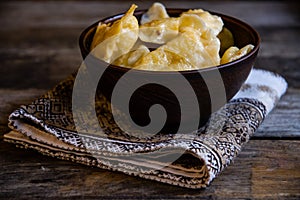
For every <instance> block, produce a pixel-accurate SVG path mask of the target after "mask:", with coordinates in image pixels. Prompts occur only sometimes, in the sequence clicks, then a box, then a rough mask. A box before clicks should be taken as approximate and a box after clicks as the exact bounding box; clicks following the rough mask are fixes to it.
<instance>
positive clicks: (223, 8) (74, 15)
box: [1, 0, 299, 29]
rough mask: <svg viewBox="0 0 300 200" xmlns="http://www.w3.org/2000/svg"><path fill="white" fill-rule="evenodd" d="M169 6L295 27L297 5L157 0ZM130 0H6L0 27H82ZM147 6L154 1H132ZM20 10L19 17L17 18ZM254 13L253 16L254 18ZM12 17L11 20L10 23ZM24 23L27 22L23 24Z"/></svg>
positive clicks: (257, 23) (120, 9) (122, 7)
mask: <svg viewBox="0 0 300 200" xmlns="http://www.w3.org/2000/svg"><path fill="white" fill-rule="evenodd" d="M160 2H162V3H164V4H165V5H166V6H167V7H172V8H204V9H208V10H211V11H217V12H222V13H226V14H228V15H232V16H236V17H239V18H240V19H242V20H244V21H247V22H249V23H250V24H253V25H255V26H277V25H279V26H283V27H288V26H298V27H299V22H298V18H297V15H298V11H299V4H298V3H297V2H294V1H289V2H288V3H285V2H282V1H234V2H232V1H216V2H209V1H184V2H183V1H170V0H169V1H164V0H162V1H160ZM131 3H133V1H117V3H116V1H90V2H88V3H86V2H85V1H59V2H55V1H46V2H44V1H35V2H34V3H32V1H25V2H22V1H6V2H4V3H1V4H2V5H1V17H4V19H3V22H2V23H3V25H5V26H2V27H1V28H2V29H5V28H6V27H7V25H8V27H10V28H11V27H14V28H15V29H19V28H20V27H22V26H28V25H29V26H31V27H41V26H61V27H69V26H72V27H74V23H75V24H76V25H77V27H84V26H86V25H87V24H89V23H91V22H93V21H95V20H98V19H99V17H100V18H102V17H106V16H109V15H112V14H117V13H120V12H124V11H126V10H127V9H128V7H129V6H130V5H131ZM134 3H136V4H138V6H139V9H147V8H148V7H149V6H150V5H151V4H152V3H153V1H142V2H134ZM20 13H22V15H21V16H22V17H20ZM254 16H255V17H254ZM11 19H14V23H11ZM24 22H26V23H24Z"/></svg>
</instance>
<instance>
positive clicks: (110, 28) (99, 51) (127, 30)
mask: <svg viewBox="0 0 300 200" xmlns="http://www.w3.org/2000/svg"><path fill="white" fill-rule="evenodd" d="M136 8H137V6H136V5H135V4H133V5H132V6H131V7H130V9H129V10H128V11H127V12H126V14H125V15H124V16H123V17H122V18H121V19H119V20H117V21H115V22H114V23H113V24H112V25H110V24H99V25H98V27H97V30H96V34H95V35H94V39H93V42H92V45H91V49H92V54H93V55H94V56H96V57H97V58H99V59H101V60H103V61H105V62H107V63H112V62H113V61H114V60H115V59H117V58H118V57H120V56H122V55H124V54H126V53H128V52H129V51H130V50H131V48H132V47H133V46H134V44H135V43H136V41H137V39H138V34H139V24H138V20H137V19H136V17H135V16H134V15H133V13H134V11H135V9H136Z"/></svg>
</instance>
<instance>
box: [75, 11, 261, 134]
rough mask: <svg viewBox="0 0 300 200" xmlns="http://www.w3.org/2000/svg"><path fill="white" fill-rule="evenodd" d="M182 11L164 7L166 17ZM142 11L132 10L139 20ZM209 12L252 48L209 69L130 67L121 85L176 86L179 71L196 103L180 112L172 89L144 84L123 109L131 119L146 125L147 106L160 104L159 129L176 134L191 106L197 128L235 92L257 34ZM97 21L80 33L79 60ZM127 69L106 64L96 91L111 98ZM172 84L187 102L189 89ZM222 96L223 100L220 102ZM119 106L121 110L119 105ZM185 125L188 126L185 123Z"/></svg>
mask: <svg viewBox="0 0 300 200" xmlns="http://www.w3.org/2000/svg"><path fill="white" fill-rule="evenodd" d="M186 10H187V9H167V12H168V13H169V15H170V16H179V15H180V14H181V13H182V12H184V11H186ZM145 12H146V10H139V11H136V12H135V16H136V17H137V18H138V19H140V17H141V16H142V14H143V13H145ZM211 13H212V14H215V15H218V16H220V17H221V18H222V20H223V22H224V26H225V27H226V28H228V29H229V30H230V31H231V32H232V34H233V36H234V39H235V46H237V47H239V48H241V47H243V46H245V45H247V44H253V45H254V46H255V47H254V49H253V50H252V51H251V52H250V53H248V54H247V55H245V56H243V57H241V58H240V59H238V60H235V61H233V62H230V63H226V64H223V65H218V66H215V67H212V68H206V69H199V70H190V71H180V72H174V71H168V72H161V71H145V70H136V69H132V70H130V73H131V74H132V75H133V76H131V78H129V79H128V80H126V81H127V82H126V81H125V85H132V84H135V83H136V82H137V80H140V81H143V80H147V81H148V80H149V81H151V80H157V79H159V80H167V81H170V82H172V83H175V85H176V81H177V80H176V79H177V75H178V73H180V74H181V75H182V76H183V77H184V78H185V79H186V80H187V81H188V82H189V84H190V86H191V87H192V88H193V90H194V92H195V94H196V97H197V104H198V105H196V107H195V103H194V102H190V105H191V106H190V107H187V108H186V109H187V111H185V112H183V111H182V108H180V103H181V102H180V100H178V98H177V97H176V95H175V94H174V92H172V91H171V90H169V89H168V87H166V86H163V85H159V84H146V85H144V86H141V87H139V88H138V89H137V90H136V91H135V92H134V93H133V94H132V96H131V99H130V103H129V105H128V108H124V109H129V111H130V115H131V118H132V120H133V121H134V122H135V123H136V124H138V125H140V126H146V125H147V124H148V123H151V122H150V121H151V118H150V117H149V109H150V107H151V106H152V105H154V104H160V105H162V106H163V107H164V109H165V111H166V114H167V119H166V122H165V123H164V126H163V128H162V129H161V131H160V132H162V133H176V132H177V131H178V129H179V127H180V126H181V123H187V124H188V123H189V121H191V120H192V121H193V120H194V121H195V115H194V114H193V113H194V112H193V111H194V110H195V109H196V110H198V109H199V110H200V118H199V117H197V116H198V115H196V118H198V119H196V120H197V123H198V127H201V126H202V125H204V124H205V123H206V122H207V120H208V119H209V117H210V115H211V113H212V112H214V111H216V110H217V109H219V108H220V107H221V106H223V105H224V104H225V103H226V102H228V101H229V100H230V99H231V98H232V97H233V96H234V95H235V94H236V93H237V92H238V91H239V89H240V88H241V86H242V84H243V83H244V82H245V80H246V79H247V77H248V75H249V73H250V71H251V69H252V67H253V65H254V62H255V60H256V57H257V53H258V51H259V45H260V37H259V34H258V33H257V31H256V30H255V29H254V28H253V27H251V26H250V25H248V24H247V23H245V22H243V21H241V20H239V19H236V18H234V17H231V16H227V15H224V14H221V13H215V12H211ZM122 16H123V13H122V14H117V15H114V16H110V17H107V18H105V19H102V20H99V21H101V22H103V23H111V22H114V21H115V20H118V19H120V18H121V17H122ZM99 21H97V22H95V23H94V24H92V25H90V26H88V27H87V28H86V29H85V30H83V32H82V33H81V35H80V38H79V45H80V50H81V54H82V57H83V59H85V58H86V57H87V56H88V55H89V53H90V45H91V42H92V39H93V36H94V33H95V30H96V27H97V24H98V23H99ZM128 70H129V69H128V68H125V67H120V66H114V65H110V66H108V67H107V68H106V70H105V72H104V74H103V75H102V77H101V79H100V82H99V90H100V91H98V92H101V93H103V94H104V96H106V97H107V99H108V100H111V95H112V91H113V90H114V87H115V85H116V83H117V82H118V80H119V79H120V78H121V77H122V76H123V75H124V74H126V73H127V72H128ZM215 75H216V76H215ZM218 76H219V77H221V82H222V84H221V85H220V80H215V78H216V77H217V78H218ZM210 77H211V78H210ZM147 81H144V82H147ZM176 87H177V88H176V90H177V91H181V94H180V95H182V97H183V98H184V97H187V98H186V99H185V100H186V101H187V102H188V101H189V99H188V98H190V95H191V94H190V91H188V90H187V89H186V86H185V84H183V85H182V84H177V85H176ZM218 90H219V91H220V94H214V95H212V94H211V93H212V92H211V91H214V92H216V91H218ZM123 91H124V94H120V96H122V95H124V96H126V95H127V94H126V93H127V91H126V89H125V90H123ZM222 91H224V93H222ZM222 99H225V100H224V101H223V100H222ZM191 101H192V100H191ZM120 109H121V110H122V109H123V108H120ZM183 113H184V115H183ZM186 127H188V125H187V126H186ZM192 129H194V128H192ZM189 131H192V130H187V132H189Z"/></svg>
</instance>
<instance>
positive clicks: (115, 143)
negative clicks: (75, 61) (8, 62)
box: [4, 69, 287, 188]
mask: <svg viewBox="0 0 300 200" xmlns="http://www.w3.org/2000/svg"><path fill="white" fill-rule="evenodd" d="M74 79H75V76H73V75H71V76H70V77H69V78H67V79H66V80H64V81H63V82H61V83H59V84H58V85H57V86H56V87H55V88H54V89H53V90H51V91H49V92H47V93H46V94H45V95H43V96H42V97H40V98H38V99H36V100H35V101H33V102H32V103H31V104H29V105H24V106H21V107H20V108H19V109H17V110H15V111H14V112H13V113H11V115H10V116H9V127H10V128H11V129H12V131H11V132H9V133H7V134H6V135H4V140H5V141H7V142H11V143H14V144H16V146H18V147H23V148H30V149H35V150H37V151H38V152H40V153H42V154H44V155H48V156H53V157H56V158H59V159H65V160H71V161H74V162H78V163H82V164H85V165H89V166H97V167H100V168H103V169H109V170H115V171H121V172H124V173H126V174H130V175H134V176H140V177H143V178H146V179H151V180H156V181H160V182H164V183H169V184H172V185H178V186H182V187H187V188H203V187H206V186H208V185H209V184H210V183H211V181H212V180H213V179H214V178H215V177H216V176H217V175H218V174H219V173H220V172H221V171H222V170H223V169H224V168H226V166H228V165H229V164H230V163H231V161H232V160H233V159H234V158H235V157H236V156H237V154H238V153H239V152H240V150H241V148H242V146H243V145H244V144H245V143H247V141H248V140H249V138H250V137H251V136H252V135H253V134H254V132H255V131H256V130H257V128H258V127H259V125H260V124H261V123H262V122H263V120H264V118H265V116H266V115H267V114H268V113H269V112H270V111H271V110H272V109H273V107H274V106H275V105H276V103H277V102H278V100H279V99H280V97H281V96H282V95H283V94H284V93H285V91H286V89H287V83H286V81H285V80H284V79H283V78H282V77H281V76H279V75H277V74H274V73H272V72H268V71H264V70H258V69H253V70H252V71H251V73H250V75H249V77H248V79H247V80H246V82H245V83H244V84H243V86H242V88H241V89H240V91H239V92H238V93H237V94H236V96H234V97H233V99H232V100H231V101H229V102H228V103H227V104H226V105H225V106H224V107H222V108H221V109H220V110H219V111H217V112H215V113H214V114H212V116H211V117H210V120H209V122H208V123H207V124H206V125H205V126H204V127H203V128H201V129H200V130H197V131H195V132H193V133H190V134H179V133H178V134H157V135H155V136H152V137H149V138H147V139H141V138H136V137H134V136H132V135H128V133H125V132H123V131H122V130H120V129H119V128H118V126H117V125H116V124H115V123H113V120H112V118H113V117H112V115H111V112H109V103H108V102H107V101H106V99H105V98H104V97H103V96H101V95H99V96H97V97H96V110H97V113H98V118H99V124H100V125H101V128H102V130H103V132H104V136H103V134H102V135H97V134H93V133H86V134H85V133H82V132H80V133H79V132H77V131H76V127H75V124H74V120H73V115H72V106H71V102H72V100H71V96H72V87H73V84H74Z"/></svg>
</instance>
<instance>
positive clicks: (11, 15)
mask: <svg viewBox="0 0 300 200" xmlns="http://www.w3.org/2000/svg"><path fill="white" fill-rule="evenodd" d="M162 2H164V3H165V4H166V5H167V6H169V7H184V8H199V7H203V8H205V9H209V10H212V11H217V12H221V13H224V14H228V15H233V16H236V17H238V18H240V19H242V20H244V21H246V22H248V23H249V24H251V25H252V26H254V27H255V28H256V29H257V30H258V32H259V33H260V35H261V38H262V45H261V50H260V52H259V55H258V59H257V62H256V67H257V68H263V69H268V70H271V71H274V72H277V73H280V74H281V75H283V76H284V77H285V78H286V79H287V81H288V83H289V89H288V91H287V93H286V95H285V96H283V98H282V99H281V100H280V102H279V104H278V105H277V107H276V108H275V109H274V110H273V111H272V112H271V113H270V114H269V115H268V116H267V118H266V119H265V121H264V123H263V124H262V125H261V126H260V127H259V129H258V131H257V132H256V134H255V136H254V137H253V138H252V140H250V142H249V143H248V144H246V146H245V148H244V149H243V151H242V152H241V154H240V155H239V156H238V157H237V158H236V160H235V162H234V163H233V164H232V165H231V166H229V167H228V168H227V169H226V170H225V171H224V172H223V173H222V174H221V175H220V176H219V177H218V178H217V179H216V180H214V181H213V183H212V185H211V186H210V187H209V188H207V189H205V190H188V189H183V188H178V187H174V186H169V185H165V184H160V183H156V182H152V181H148V180H143V179H139V178H135V177H130V176H127V175H124V174H121V173H115V172H109V171H105V170H101V169H97V168H89V167H86V166H82V165H79V164H74V163H71V162H67V161H60V160H57V159H54V158H49V157H45V156H42V155H40V154H38V153H36V152H34V151H31V150H22V149H18V148H15V146H14V145H12V144H7V143H5V142H3V140H2V135H3V134H4V133H6V132H8V131H9V128H8V127H7V118H8V115H9V114H10V113H11V112H12V111H13V110H14V109H16V108H17V107H19V106H20V105H21V104H26V103H29V102H30V101H32V100H33V99H34V98H36V97H38V96H40V95H42V94H43V93H44V92H46V91H47V90H48V89H51V88H52V87H53V86H54V85H55V84H57V83H58V82H59V81H61V80H62V79H64V78H65V77H66V76H67V75H69V74H70V73H71V72H73V71H74V70H76V69H77V67H78V66H79V65H80V62H81V56H80V51H79V47H78V37H79V35H80V33H81V31H82V30H83V29H84V28H85V27H86V26H87V25H89V24H91V23H93V22H95V21H96V20H98V19H101V18H103V17H104V16H108V15H112V14H116V13H119V12H123V11H125V10H126V9H127V8H128V7H129V6H130V4H131V2H130V1H1V2H0V25H1V27H0V60H1V67H0V133H1V137H0V198H7V197H10V198H20V197H23V198H24V199H30V198H34V197H35V198H44V197H52V198H58V197H65V198H70V199H73V198H80V197H82V198H94V197H98V198H101V197H102V198H104V197H105V198H113V197H114V198H117V197H124V198H161V199H166V198H172V199H175V198H177V199H179V198H195V199H199V198H203V199H268V198H269V199H297V198H300V169H299V166H300V156H299V151H300V142H299V138H300V123H299V122H300V120H299V119H300V70H299V66H300V48H299V35H300V14H299V10H300V7H299V5H298V3H297V2H293V1H289V2H284V1H211V2H208V1H204V2H202V1H181V2H180V1H162ZM135 3H137V4H138V5H139V8H140V9H143V8H147V7H148V6H150V5H151V3H152V2H151V1H143V2H138V1H137V2H135Z"/></svg>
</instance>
